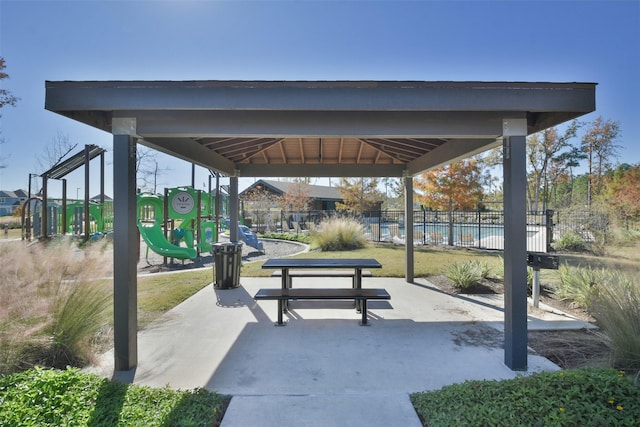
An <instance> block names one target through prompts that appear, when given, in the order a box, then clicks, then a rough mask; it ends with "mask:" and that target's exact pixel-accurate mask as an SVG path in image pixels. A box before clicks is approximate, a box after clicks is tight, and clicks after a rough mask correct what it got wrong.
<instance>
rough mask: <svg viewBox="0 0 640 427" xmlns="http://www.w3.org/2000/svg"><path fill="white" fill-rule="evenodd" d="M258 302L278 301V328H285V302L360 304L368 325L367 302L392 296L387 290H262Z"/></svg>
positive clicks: (363, 319) (365, 323)
mask: <svg viewBox="0 0 640 427" xmlns="http://www.w3.org/2000/svg"><path fill="white" fill-rule="evenodd" d="M254 299H256V300H278V322H277V323H276V325H277V326H284V325H285V323H284V322H283V320H282V313H283V312H284V311H285V309H284V307H283V304H284V302H286V301H288V300H290V299H295V300H350V299H354V300H356V301H359V302H360V313H361V315H362V317H361V321H360V324H361V325H362V326H366V325H368V322H367V300H369V299H376V300H388V299H391V296H390V295H389V293H388V292H387V291H386V290H385V289H362V288H359V289H354V288H346V289H342V288H315V289H314V288H306V289H305V288H297V289H276V288H272V289H264V288H263V289H260V290H258V292H257V293H256V295H255V296H254Z"/></svg>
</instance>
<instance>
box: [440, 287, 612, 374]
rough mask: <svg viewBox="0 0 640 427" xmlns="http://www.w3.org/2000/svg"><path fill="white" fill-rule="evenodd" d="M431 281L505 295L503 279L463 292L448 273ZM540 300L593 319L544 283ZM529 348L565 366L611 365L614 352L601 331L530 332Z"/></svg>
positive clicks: (449, 290)
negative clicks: (446, 275) (554, 292)
mask: <svg viewBox="0 0 640 427" xmlns="http://www.w3.org/2000/svg"><path fill="white" fill-rule="evenodd" d="M428 280H429V282H430V283H432V284H433V285H435V286H437V287H438V289H440V290H442V291H443V292H446V293H449V294H452V295H453V294H502V293H504V286H503V283H502V282H497V281H493V280H483V281H482V282H481V283H479V284H477V285H475V286H472V287H470V288H466V289H465V290H464V291H461V290H460V289H459V288H457V287H456V286H455V285H454V283H453V281H451V280H450V279H449V278H447V277H445V276H430V277H429V279H428ZM540 302H542V303H544V304H546V305H549V306H551V307H553V308H556V309H558V310H560V311H562V312H565V313H567V314H570V315H572V316H574V317H576V318H578V319H582V320H585V321H588V322H593V320H594V319H593V318H591V317H590V316H589V314H588V313H587V312H586V311H584V310H583V309H581V308H579V307H577V306H575V305H574V304H571V303H569V302H567V301H563V300H560V299H558V298H556V297H555V296H554V294H553V293H552V292H551V291H550V290H549V289H546V288H544V286H542V289H541V290H540ZM528 338H529V347H530V348H531V349H532V350H533V351H535V352H536V353H537V354H539V355H540V356H543V357H546V358H547V359H549V360H550V361H551V362H553V363H555V364H556V365H558V366H560V367H561V368H563V369H574V368H582V367H603V366H611V351H610V349H609V347H608V346H607V344H606V342H605V339H604V338H603V337H602V335H601V334H600V333H599V332H598V330H589V329H578V330H555V331H531V332H529V333H528Z"/></svg>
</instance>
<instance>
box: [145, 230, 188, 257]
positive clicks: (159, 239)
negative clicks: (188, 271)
mask: <svg viewBox="0 0 640 427" xmlns="http://www.w3.org/2000/svg"><path fill="white" fill-rule="evenodd" d="M138 229H139V230H140V235H141V236H142V238H143V239H144V241H145V243H146V244H147V246H149V248H150V249H151V250H152V251H154V252H155V253H157V254H158V255H162V256H166V257H170V258H178V259H194V258H195V257H196V256H197V253H196V250H195V249H194V248H183V247H181V246H176V245H174V244H171V243H169V242H168V241H167V239H165V237H164V232H163V231H162V228H161V227H160V226H158V225H155V224H154V225H153V226H150V227H145V226H143V225H140V224H138Z"/></svg>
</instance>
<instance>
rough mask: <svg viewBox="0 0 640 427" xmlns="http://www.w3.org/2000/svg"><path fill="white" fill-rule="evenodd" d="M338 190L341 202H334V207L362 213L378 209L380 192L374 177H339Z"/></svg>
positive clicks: (380, 199) (380, 198) (380, 197)
mask: <svg viewBox="0 0 640 427" xmlns="http://www.w3.org/2000/svg"><path fill="white" fill-rule="evenodd" d="M337 188H338V191H339V192H340V195H341V196H342V203H341V202H337V203H336V209H337V210H339V211H346V212H349V213H362V212H367V211H372V210H375V209H378V206H379V204H380V202H381V201H382V194H381V193H380V191H379V190H378V180H377V179H376V178H356V179H347V178H341V179H340V185H338V187H337Z"/></svg>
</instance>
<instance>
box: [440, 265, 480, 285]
mask: <svg viewBox="0 0 640 427" xmlns="http://www.w3.org/2000/svg"><path fill="white" fill-rule="evenodd" d="M483 264H484V265H487V264H486V263H480V262H473V261H465V262H455V263H453V264H451V265H449V267H447V270H446V271H445V273H444V274H445V276H447V277H448V278H449V279H450V280H451V281H452V282H453V283H454V284H455V285H456V287H457V288H458V289H462V290H464V289H468V288H471V287H473V286H476V285H478V284H479V283H480V282H481V281H482V279H483V278H485V277H486V276H483V274H484V272H485V271H484V270H483V267H482V265H483ZM487 268H488V266H487ZM486 274H487V275H488V271H487V272H486Z"/></svg>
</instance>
